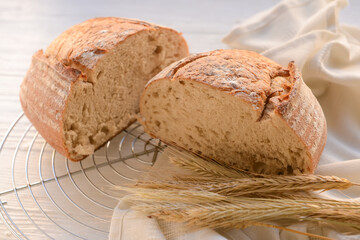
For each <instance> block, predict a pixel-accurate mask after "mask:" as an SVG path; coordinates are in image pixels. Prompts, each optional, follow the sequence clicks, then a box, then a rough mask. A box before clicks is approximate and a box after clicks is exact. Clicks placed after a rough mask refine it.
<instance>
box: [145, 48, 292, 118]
mask: <svg viewBox="0 0 360 240" xmlns="http://www.w3.org/2000/svg"><path fill="white" fill-rule="evenodd" d="M288 74H289V73H288V70H287V69H286V68H284V67H282V66H281V65H279V64H277V63H275V62H273V61H271V60H270V59H268V58H265V57H264V56H261V55H260V54H257V53H255V52H251V51H245V50H216V51H212V52H208V53H200V54H196V55H192V56H190V57H188V58H185V59H182V60H180V61H178V62H176V63H174V64H172V65H171V66H169V67H167V68H165V69H164V70H163V71H161V72H160V73H159V74H158V75H157V76H155V77H154V78H153V79H152V80H150V81H149V82H148V84H147V85H149V84H151V82H152V81H157V80H158V79H161V78H169V79H172V78H174V79H175V78H176V79H191V80H193V81H197V82H200V83H204V84H208V85H210V86H212V87H214V88H217V89H220V90H222V91H225V92H227V93H229V94H231V95H234V96H240V97H241V98H243V99H244V100H245V101H247V102H248V103H251V104H252V105H253V106H254V107H255V110H256V111H258V115H259V117H260V115H261V114H262V111H263V109H264V107H265V105H266V101H267V99H268V97H269V96H271V95H273V94H274V89H273V88H272V80H273V79H274V78H276V77H278V76H288Z"/></svg>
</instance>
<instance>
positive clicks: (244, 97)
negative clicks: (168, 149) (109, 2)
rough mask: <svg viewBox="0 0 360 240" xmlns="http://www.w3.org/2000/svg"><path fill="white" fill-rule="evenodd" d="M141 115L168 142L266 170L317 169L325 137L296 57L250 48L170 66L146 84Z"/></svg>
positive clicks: (152, 132) (323, 123) (321, 119)
mask: <svg viewBox="0 0 360 240" xmlns="http://www.w3.org/2000/svg"><path fill="white" fill-rule="evenodd" d="M139 120H140V121H141V123H142V124H143V126H144V128H145V131H146V132H148V133H149V134H150V135H152V136H154V137H156V138H159V139H161V140H163V141H164V142H166V143H169V144H174V145H177V146H179V147H181V148H184V149H186V150H189V151H192V152H194V153H196V154H198V155H201V156H204V157H209V158H212V159H215V160H217V161H219V162H223V163H225V164H231V165H236V166H238V167H241V168H243V169H245V170H249V171H254V172H258V173H265V174H303V173H313V172H314V170H315V168H316V165H317V164H318V161H319V159H320V155H321V152H322V151H323V148H324V146H325V142H326V121H325V117H324V114H323V112H322V109H321V107H320V105H319V103H318V101H317V100H316V98H315V97H314V95H313V94H312V92H311V90H310V89H309V88H308V87H307V86H306V84H305V83H304V82H303V80H302V78H301V76H300V74H299V73H298V72H297V70H296V67H295V65H294V63H293V62H290V63H289V66H287V67H283V66H280V65H279V64H277V63H275V62H273V61H271V60H269V59H267V58H265V57H263V56H261V55H259V54H257V53H254V52H250V51H243V50H217V51H212V52H208V53H201V54H197V55H193V56H190V57H187V58H185V59H183V60H180V61H178V62H176V63H173V64H172V65H170V66H169V67H167V68H166V69H164V70H163V71H162V72H160V73H159V74H158V75H156V76H155V77H154V78H153V79H152V80H151V81H150V82H149V83H148V84H147V85H146V87H145V90H144V92H143V94H142V97H141V100H140V117H139Z"/></svg>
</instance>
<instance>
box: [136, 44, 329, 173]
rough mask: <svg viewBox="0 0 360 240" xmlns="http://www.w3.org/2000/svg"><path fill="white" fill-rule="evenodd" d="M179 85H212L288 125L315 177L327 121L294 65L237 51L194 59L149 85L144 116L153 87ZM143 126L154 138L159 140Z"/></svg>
mask: <svg viewBox="0 0 360 240" xmlns="http://www.w3.org/2000/svg"><path fill="white" fill-rule="evenodd" d="M278 77H280V78H278ZM176 79H177V80H178V79H181V80H184V81H195V82H198V83H202V84H206V85H208V86H211V87H213V88H215V89H218V90H220V91H223V92H226V93H227V94H230V95H232V96H234V97H237V98H241V99H242V100H243V101H244V102H246V103H248V104H250V105H251V106H252V107H253V109H254V111H255V112H256V113H257V116H258V121H262V120H264V119H266V118H268V117H274V116H275V117H279V118H280V119H282V121H284V124H285V125H286V126H288V127H289V128H290V129H291V130H292V131H293V132H294V133H295V135H296V136H297V137H298V138H299V141H301V142H302V144H303V145H304V149H306V151H307V155H308V157H309V159H310V162H308V163H306V165H307V169H306V170H305V171H306V172H308V173H313V172H314V170H315V168H316V166H317V164H318V162H319V160H320V155H321V153H322V151H323V149H324V147H325V143H326V136H327V130H326V119H325V116H324V114H323V111H322V109H321V107H320V104H319V103H318V101H317V100H316V98H315V96H314V95H313V94H312V92H311V90H310V89H309V88H308V87H307V86H306V84H305V83H304V81H303V80H302V77H301V75H300V73H299V72H298V71H297V70H296V67H295V64H294V63H293V62H290V63H289V66H288V67H287V68H285V67H283V66H281V65H279V64H277V63H275V62H273V61H271V60H270V59H268V58H265V57H263V56H261V55H260V54H257V53H255V52H251V51H245V50H236V49H232V50H216V51H212V52H208V53H200V54H196V55H193V56H190V57H188V58H185V59H182V60H180V61H178V62H175V63H173V64H171V65H170V66H168V67H167V68H165V69H164V70H163V71H161V72H160V73H159V74H158V75H156V76H155V77H154V78H152V79H151V80H150V81H149V82H148V83H147V85H146V86H145V90H144V93H143V95H142V96H141V101H140V114H141V112H142V109H143V106H142V103H143V101H142V99H143V98H144V96H145V93H146V89H147V88H148V87H149V86H150V85H151V84H153V83H154V82H156V81H161V80H170V81H173V80H176ZM275 79H276V80H275ZM284 79H286V81H285V80H284ZM140 119H141V117H140ZM143 125H144V129H145V131H147V132H148V133H149V134H150V135H151V136H154V137H158V136H156V135H155V134H154V133H152V132H151V131H149V129H147V127H146V124H143Z"/></svg>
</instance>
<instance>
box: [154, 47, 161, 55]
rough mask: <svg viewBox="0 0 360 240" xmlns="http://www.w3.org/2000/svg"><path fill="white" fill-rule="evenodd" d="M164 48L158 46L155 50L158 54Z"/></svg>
mask: <svg viewBox="0 0 360 240" xmlns="http://www.w3.org/2000/svg"><path fill="white" fill-rule="evenodd" d="M162 50H163V47H162V46H156V48H155V50H154V53H156V54H160V53H161V52H162Z"/></svg>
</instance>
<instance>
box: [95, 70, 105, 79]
mask: <svg viewBox="0 0 360 240" xmlns="http://www.w3.org/2000/svg"><path fill="white" fill-rule="evenodd" d="M102 75H103V71H99V72H98V74H97V75H96V79H99V78H100V77H101V76H102Z"/></svg>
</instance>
